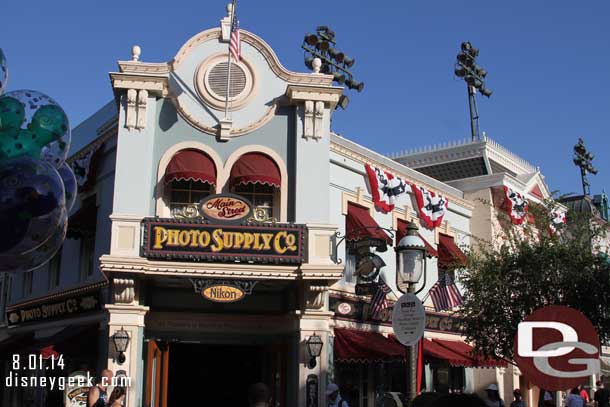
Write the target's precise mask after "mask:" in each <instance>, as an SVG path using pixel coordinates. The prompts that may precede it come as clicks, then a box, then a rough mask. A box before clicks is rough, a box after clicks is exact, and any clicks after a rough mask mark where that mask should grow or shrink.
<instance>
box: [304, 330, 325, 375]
mask: <svg viewBox="0 0 610 407" xmlns="http://www.w3.org/2000/svg"><path fill="white" fill-rule="evenodd" d="M306 343H307V350H308V351H309V356H310V359H309V368H310V369H313V368H314V367H316V358H317V357H318V356H320V353H322V346H323V345H324V342H322V338H320V337H319V336H318V335H316V333H315V332H314V333H313V335H311V336H310V337H309V338H308V339H307V342H306Z"/></svg>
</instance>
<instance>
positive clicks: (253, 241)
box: [142, 218, 305, 264]
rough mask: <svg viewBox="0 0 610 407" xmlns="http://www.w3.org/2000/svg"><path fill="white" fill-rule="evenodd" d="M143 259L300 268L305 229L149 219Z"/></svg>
mask: <svg viewBox="0 0 610 407" xmlns="http://www.w3.org/2000/svg"><path fill="white" fill-rule="evenodd" d="M142 225H143V228H144V244H143V248H142V251H143V255H144V257H148V258H155V259H168V260H169V259H188V260H194V261H249V262H253V263H278V264H279V263H283V264H301V263H302V262H303V260H304V247H305V244H304V240H305V227H304V225H292V224H268V225H267V224H260V225H258V224H249V223H245V224H241V225H226V224H211V223H202V222H201V221H197V220H176V219H157V218H147V219H144V220H143V221H142Z"/></svg>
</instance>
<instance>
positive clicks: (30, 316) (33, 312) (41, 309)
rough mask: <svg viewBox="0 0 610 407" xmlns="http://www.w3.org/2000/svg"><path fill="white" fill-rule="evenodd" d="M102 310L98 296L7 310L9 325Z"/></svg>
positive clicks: (65, 299)
mask: <svg viewBox="0 0 610 407" xmlns="http://www.w3.org/2000/svg"><path fill="white" fill-rule="evenodd" d="M99 309H100V302H99V299H98V294H97V293H95V294H87V295H79V296H73V297H68V298H64V299H61V300H55V301H53V302H48V303H44V304H37V305H29V306H24V307H19V306H18V305H17V306H15V307H11V308H8V309H7V312H6V314H7V320H8V323H9V325H17V324H22V323H27V322H38V321H47V320H53V319H57V318H64V317H67V316H72V315H76V314H80V313H84V312H89V311H96V310H99Z"/></svg>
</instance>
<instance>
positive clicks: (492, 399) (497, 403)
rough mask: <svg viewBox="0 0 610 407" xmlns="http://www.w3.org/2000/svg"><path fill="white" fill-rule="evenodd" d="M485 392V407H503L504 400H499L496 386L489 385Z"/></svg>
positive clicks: (493, 384)
mask: <svg viewBox="0 0 610 407" xmlns="http://www.w3.org/2000/svg"><path fill="white" fill-rule="evenodd" d="M485 391H486V392H487V399H486V400H485V405H486V406H487V407H504V400H502V399H501V398H500V392H499V391H498V385H497V384H495V383H492V384H490V385H489V386H487V389H485Z"/></svg>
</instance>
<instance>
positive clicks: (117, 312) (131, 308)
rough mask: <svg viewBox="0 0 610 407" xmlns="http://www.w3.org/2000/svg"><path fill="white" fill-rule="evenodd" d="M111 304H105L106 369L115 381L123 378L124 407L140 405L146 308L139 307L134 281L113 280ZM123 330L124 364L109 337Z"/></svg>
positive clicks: (127, 279)
mask: <svg viewBox="0 0 610 407" xmlns="http://www.w3.org/2000/svg"><path fill="white" fill-rule="evenodd" d="M112 288H113V290H112V292H113V300H114V304H107V305H106V309H107V310H108V314H109V321H108V360H107V368H108V369H110V370H112V372H113V373H114V375H115V377H116V376H125V377H126V379H125V380H126V381H127V386H128V387H127V397H126V400H125V407H139V406H141V405H142V382H143V380H144V378H145V374H144V369H143V362H142V349H143V347H144V317H145V316H146V313H147V312H148V310H149V307H145V306H142V305H140V304H139V303H138V300H137V299H138V295H137V292H136V281H135V280H134V279H133V278H114V279H113V280H112ZM121 329H124V330H125V331H127V333H128V335H129V344H128V347H127V350H126V351H125V362H123V363H119V361H118V358H119V353H118V352H117V351H116V349H115V346H114V342H113V341H112V336H113V335H114V334H115V332H117V331H119V330H121Z"/></svg>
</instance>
